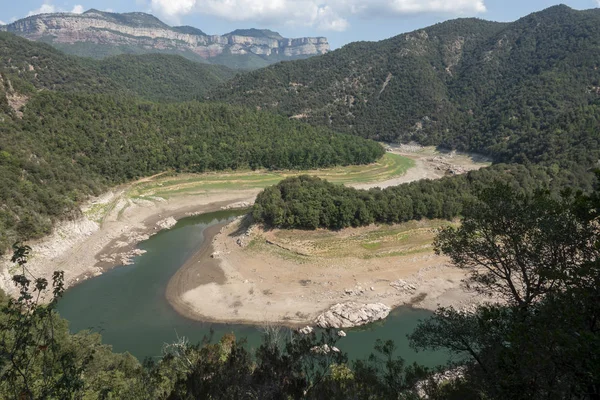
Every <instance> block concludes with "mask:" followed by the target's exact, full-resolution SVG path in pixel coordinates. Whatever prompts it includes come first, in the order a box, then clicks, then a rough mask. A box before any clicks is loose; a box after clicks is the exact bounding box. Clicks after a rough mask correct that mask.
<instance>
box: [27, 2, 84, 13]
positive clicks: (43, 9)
mask: <svg viewBox="0 0 600 400" xmlns="http://www.w3.org/2000/svg"><path fill="white" fill-rule="evenodd" d="M84 11H85V8H84V7H83V6H82V5H81V4H76V5H75V6H73V8H72V9H71V11H70V12H71V13H73V14H82V13H83V12H84ZM56 12H66V10H65V9H63V8H60V7H56V6H55V5H54V4H52V3H51V2H50V1H48V0H46V1H44V3H43V4H42V5H41V6H40V8H38V9H35V10H32V11H29V12H28V13H27V16H28V17H31V16H32V15H37V14H50V13H56Z"/></svg>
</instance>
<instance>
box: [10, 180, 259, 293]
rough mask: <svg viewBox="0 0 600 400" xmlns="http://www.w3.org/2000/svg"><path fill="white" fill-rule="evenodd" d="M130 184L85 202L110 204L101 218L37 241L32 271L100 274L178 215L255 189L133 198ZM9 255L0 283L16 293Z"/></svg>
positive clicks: (248, 197)
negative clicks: (108, 209) (127, 191)
mask: <svg viewBox="0 0 600 400" xmlns="http://www.w3.org/2000/svg"><path fill="white" fill-rule="evenodd" d="M125 192H126V189H120V190H115V191H113V192H109V193H107V194H105V195H103V196H101V197H99V198H97V199H94V200H92V201H91V202H90V203H89V204H88V205H87V207H92V206H94V205H97V204H112V205H113V206H112V207H113V208H112V210H111V211H109V212H108V213H107V215H106V216H104V218H103V220H102V222H101V223H98V222H96V221H93V220H91V219H90V218H88V217H85V216H84V217H81V218H79V219H78V220H75V221H67V222H63V223H61V224H59V225H58V226H57V227H56V229H55V232H54V233H53V234H52V235H50V236H48V237H46V238H44V239H42V240H40V241H37V242H32V243H29V245H30V246H31V247H32V248H33V251H32V255H31V257H30V260H29V263H28V265H27V268H28V271H29V272H30V273H31V275H32V276H35V277H38V278H46V279H48V280H50V279H51V276H52V273H53V271H58V270H61V271H64V272H65V283H66V285H65V286H66V287H67V288H68V287H71V286H73V285H75V284H77V283H79V282H82V281H83V280H85V279H88V278H91V277H94V276H98V275H101V274H102V273H104V272H105V271H107V270H109V269H111V268H114V267H116V266H119V265H126V264H127V263H128V262H129V260H130V259H131V258H132V257H134V256H135V255H137V254H139V250H136V245H137V244H138V243H139V242H141V241H143V240H146V239H147V238H149V237H150V236H151V235H153V234H155V233H157V232H159V231H160V230H162V229H165V228H168V227H170V226H172V225H173V224H174V223H175V221H176V220H179V219H181V218H185V217H188V216H191V215H198V214H202V213H208V212H213V211H219V210H221V209H223V208H225V207H227V206H230V205H232V204H235V203H239V202H247V203H251V202H253V201H254V199H255V198H256V194H257V193H258V189H257V190H240V191H234V192H222V191H213V192H211V193H200V194H194V195H187V196H180V197H175V198H172V199H168V200H164V199H160V200H157V199H153V200H152V201H151V200H143V199H130V198H128V197H127V195H126V193H125ZM14 272H15V271H14V269H13V267H11V264H10V263H9V261H8V258H5V259H4V260H3V266H2V279H1V281H0V287H1V288H2V289H3V290H4V291H5V292H6V293H9V294H14V292H15V287H14V285H13V284H12V282H11V276H12V274H13V273H14Z"/></svg>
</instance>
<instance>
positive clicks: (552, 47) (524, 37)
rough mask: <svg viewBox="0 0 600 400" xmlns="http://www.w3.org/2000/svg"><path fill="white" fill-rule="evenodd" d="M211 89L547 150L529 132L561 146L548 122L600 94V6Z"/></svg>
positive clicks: (445, 141) (517, 157)
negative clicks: (534, 142)
mask: <svg viewBox="0 0 600 400" xmlns="http://www.w3.org/2000/svg"><path fill="white" fill-rule="evenodd" d="M210 98H211V99H212V100H218V101H225V102H231V103H236V104H245V105H247V106H255V107H259V108H261V109H263V110H271V111H273V112H277V113H280V114H283V115H285V116H287V117H290V118H297V119H301V120H304V121H307V122H309V123H312V124H315V125H326V126H329V127H332V128H334V129H336V130H338V131H342V132H348V133H353V134H355V135H359V136H363V137H368V138H373V139H377V140H384V141H400V142H409V141H416V142H419V143H422V144H427V145H441V146H443V147H447V148H454V149H460V150H467V151H475V152H482V153H485V154H487V155H490V156H492V157H494V158H495V159H496V160H498V161H505V162H512V161H517V162H526V161H527V160H534V159H540V154H539V152H538V150H536V149H535V148H534V146H532V145H531V143H529V142H528V140H527V138H529V137H531V136H534V137H537V138H541V137H543V136H541V135H542V133H543V135H546V139H544V140H547V141H548V142H545V143H544V144H542V143H538V144H539V145H540V146H544V147H547V148H555V147H556V145H552V144H551V143H550V141H551V138H552V137H553V134H551V133H549V132H547V131H546V129H547V126H551V125H552V124H553V121H559V120H561V119H564V118H565V115H567V114H569V113H571V112H578V111H577V110H578V109H580V108H583V107H587V106H593V107H595V105H594V104H596V103H595V102H597V101H599V100H600V9H591V10H583V11H578V10H573V9H571V8H569V7H567V6H564V5H563V6H555V7H551V8H548V9H546V10H543V11H540V12H536V13H533V14H530V15H528V16H525V17H523V18H521V19H519V20H517V21H514V22H510V23H498V22H490V21H485V20H481V19H473V18H469V19H456V20H450V21H446V22H443V23H439V24H436V25H433V26H430V27H426V28H423V29H418V30H416V31H413V32H409V33H405V34H401V35H397V36H395V37H392V38H390V39H386V40H383V41H380V42H375V43H373V42H356V43H351V44H348V45H346V46H344V47H342V48H340V49H338V50H334V51H332V52H329V53H328V54H325V55H322V56H318V57H313V58H310V59H307V60H299V61H293V62H288V63H281V64H277V65H273V66H269V67H267V68H265V69H262V70H260V71H253V72H250V73H248V74H244V75H243V76H241V75H240V76H237V77H236V78H234V79H233V80H231V81H228V82H227V83H225V84H224V85H223V86H221V87H219V88H218V89H217V90H215V91H213V92H212V93H211V96H210ZM540 140H541V139H540ZM552 140H554V141H556V140H558V139H556V138H554V139H552ZM519 148H522V149H523V150H522V151H520V152H519V151H518V149H519ZM589 148H593V149H594V151H596V150H597V148H598V146H597V145H595V144H594V145H593V146H590V147H589ZM554 151H556V149H554V150H552V151H551V152H550V153H549V154H552V153H553V152H554ZM587 151H588V150H586V152H587ZM519 153H521V154H519ZM550 158H551V157H550ZM545 162H548V163H551V160H550V159H546V161H545Z"/></svg>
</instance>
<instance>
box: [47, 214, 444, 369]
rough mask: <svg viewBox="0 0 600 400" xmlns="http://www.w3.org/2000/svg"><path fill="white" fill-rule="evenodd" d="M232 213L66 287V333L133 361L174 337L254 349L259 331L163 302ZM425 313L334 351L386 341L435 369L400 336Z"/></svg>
mask: <svg viewBox="0 0 600 400" xmlns="http://www.w3.org/2000/svg"><path fill="white" fill-rule="evenodd" d="M237 215H240V212H239V211H237V212H236V211H224V212H217V213H211V214H204V215H200V216H197V217H192V218H186V219H184V220H181V221H179V222H178V223H177V225H176V226H175V227H173V228H172V229H170V230H167V231H162V232H159V233H158V234H157V235H155V236H152V237H151V238H150V239H149V240H147V241H145V242H143V243H141V244H140V245H139V247H140V248H141V249H143V250H146V251H147V253H145V254H143V255H141V256H139V257H137V258H136V259H135V260H134V261H135V263H134V264H133V265H130V266H126V267H118V268H114V269H112V270H111V271H109V272H107V273H106V274H104V275H101V276H99V277H97V278H93V279H90V280H88V281H86V282H83V283H82V284H80V285H78V286H75V287H73V288H71V289H69V290H68V291H67V292H66V293H65V295H64V297H63V299H62V300H61V301H60V303H59V304H58V311H59V312H60V314H61V315H62V316H63V317H64V318H66V319H67V320H69V321H70V327H71V331H72V332H78V331H80V330H83V329H91V330H93V331H96V332H100V333H101V334H102V338H103V341H104V343H107V344H110V345H112V346H113V349H114V351H116V352H125V351H128V352H130V353H131V354H133V355H134V356H136V357H137V358H138V359H140V360H143V359H144V358H146V357H160V355H161V349H162V347H163V344H164V343H171V342H174V341H175V340H176V339H177V337H186V338H187V339H188V340H189V341H190V342H192V343H195V342H199V341H201V340H202V339H203V338H204V337H205V336H207V335H209V334H210V332H211V330H212V331H214V337H215V338H220V337H221V336H222V335H223V334H225V333H231V332H233V333H235V335H236V337H238V338H246V339H247V343H248V346H250V347H257V346H258V345H259V344H260V342H261V337H262V333H261V331H260V328H258V327H254V326H244V325H230V324H215V323H202V322H197V321H191V320H188V319H186V318H184V317H182V316H180V315H178V314H177V313H176V312H175V311H174V310H173V309H172V308H171V306H170V305H169V304H168V303H167V301H166V299H165V290H166V287H167V283H168V282H169V279H170V278H171V276H173V274H174V273H175V272H176V271H177V269H178V268H179V267H180V266H181V265H183V263H184V262H185V261H186V260H187V259H188V258H189V257H190V256H192V255H193V254H194V252H195V251H196V250H197V249H198V247H199V246H200V245H201V244H202V241H203V240H204V237H203V235H202V233H203V231H204V229H206V228H207V227H208V226H211V225H213V224H217V223H219V222H224V221H227V220H230V219H232V218H234V217H236V216H237ZM429 315H431V313H430V312H428V311H424V310H415V309H412V308H408V307H406V308H399V309H396V310H394V311H393V312H392V313H391V314H390V316H389V317H388V318H387V320H386V321H384V322H379V323H375V324H372V325H370V326H367V327H362V328H358V329H353V330H348V331H347V333H348V336H347V337H345V338H343V339H342V340H341V341H340V342H339V345H338V347H339V348H340V349H341V350H342V351H345V352H347V353H348V355H349V357H350V358H351V359H356V358H364V357H366V356H368V355H369V354H370V353H371V352H372V351H373V346H374V344H375V340H376V339H377V338H380V339H384V340H387V339H392V340H394V341H395V342H396V345H397V347H398V354H399V355H401V356H402V357H403V358H405V359H406V360H407V361H409V362H413V361H417V362H419V363H421V364H424V365H428V366H435V365H439V364H443V363H444V362H445V361H446V360H447V356H446V355H445V354H442V353H415V352H413V351H412V350H410V349H409V347H408V342H407V339H406V335H407V334H408V333H410V332H411V331H412V330H413V329H414V327H415V326H416V324H417V322H418V321H419V320H420V319H424V318H427V317H428V316H429Z"/></svg>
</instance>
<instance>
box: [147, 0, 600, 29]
mask: <svg viewBox="0 0 600 400" xmlns="http://www.w3.org/2000/svg"><path fill="white" fill-rule="evenodd" d="M148 1H149V3H150V6H151V8H152V10H153V11H154V12H157V13H158V14H161V15H162V16H163V17H165V18H167V19H169V20H170V21H177V20H178V19H179V18H180V17H181V16H184V15H187V14H192V13H202V14H208V15H214V16H217V17H221V18H224V19H228V20H231V21H255V22H260V23H270V24H273V23H278V25H284V24H287V25H305V26H313V27H316V28H318V29H323V30H336V31H343V30H346V29H347V28H348V27H349V22H348V18H349V17H350V16H353V15H356V16H365V17H367V16H378V15H386V16H390V15H392V16H393V15H406V14H416V13H448V14H455V15H465V14H471V15H472V14H477V13H482V12H485V11H486V7H485V3H484V0H148ZM596 1H599V2H600V0H596Z"/></svg>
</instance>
